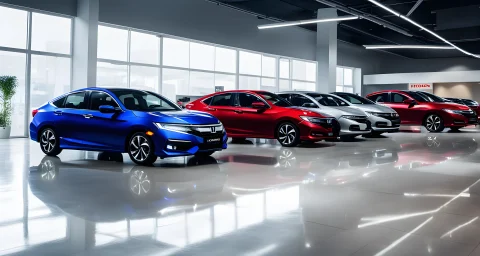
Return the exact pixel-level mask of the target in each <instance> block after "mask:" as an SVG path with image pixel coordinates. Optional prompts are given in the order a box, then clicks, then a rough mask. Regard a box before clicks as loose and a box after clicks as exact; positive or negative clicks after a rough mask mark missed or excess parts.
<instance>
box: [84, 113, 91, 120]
mask: <svg viewBox="0 0 480 256" xmlns="http://www.w3.org/2000/svg"><path fill="white" fill-rule="evenodd" d="M83 116H84V117H85V118H87V119H90V118H92V117H93V115H91V114H85V115H83Z"/></svg>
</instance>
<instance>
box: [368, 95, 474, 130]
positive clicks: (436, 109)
mask: <svg viewBox="0 0 480 256" xmlns="http://www.w3.org/2000/svg"><path fill="white" fill-rule="evenodd" d="M367 98H368V99H370V100H372V101H375V102H377V103H380V104H384V105H386V106H389V107H391V108H393V109H394V110H395V111H397V113H398V114H399V115H400V119H401V120H402V124H411V125H423V126H425V128H427V130H428V131H430V132H441V131H443V129H444V128H445V127H447V128H450V129H451V130H454V131H456V130H458V129H460V128H462V127H465V126H467V125H470V124H477V114H476V113H475V112H474V111H472V110H471V109H470V108H469V107H467V106H464V105H460V104H456V103H451V102H447V101H446V100H444V99H442V98H440V97H438V96H435V95H433V94H427V93H424V92H419V91H398V90H388V91H379V92H374V93H371V94H369V95H367Z"/></svg>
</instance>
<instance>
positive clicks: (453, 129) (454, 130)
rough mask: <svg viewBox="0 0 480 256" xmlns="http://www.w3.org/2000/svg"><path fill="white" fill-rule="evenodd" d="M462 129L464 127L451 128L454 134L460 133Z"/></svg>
mask: <svg viewBox="0 0 480 256" xmlns="http://www.w3.org/2000/svg"><path fill="white" fill-rule="evenodd" d="M460 128H462V127H450V130H451V131H452V132H459V131H460Z"/></svg>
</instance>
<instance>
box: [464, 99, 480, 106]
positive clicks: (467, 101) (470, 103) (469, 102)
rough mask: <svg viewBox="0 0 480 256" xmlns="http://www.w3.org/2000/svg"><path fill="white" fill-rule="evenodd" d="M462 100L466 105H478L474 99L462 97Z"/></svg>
mask: <svg viewBox="0 0 480 256" xmlns="http://www.w3.org/2000/svg"><path fill="white" fill-rule="evenodd" d="M462 101H463V103H465V105H467V106H478V102H476V101H474V100H469V99H463V100H462Z"/></svg>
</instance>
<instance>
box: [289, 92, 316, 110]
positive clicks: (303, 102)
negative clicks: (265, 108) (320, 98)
mask: <svg viewBox="0 0 480 256" xmlns="http://www.w3.org/2000/svg"><path fill="white" fill-rule="evenodd" d="M291 102H292V104H293V105H294V106H298V107H306V108H318V106H317V104H315V103H314V102H313V101H312V100H310V99H309V98H307V97H305V96H303V95H299V94H292V97H291Z"/></svg>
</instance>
